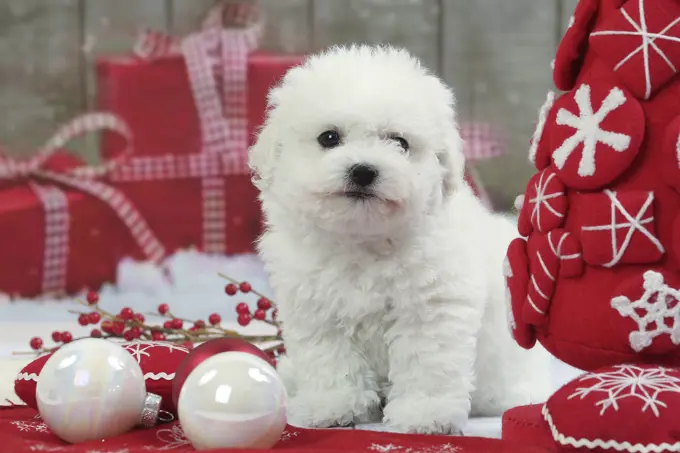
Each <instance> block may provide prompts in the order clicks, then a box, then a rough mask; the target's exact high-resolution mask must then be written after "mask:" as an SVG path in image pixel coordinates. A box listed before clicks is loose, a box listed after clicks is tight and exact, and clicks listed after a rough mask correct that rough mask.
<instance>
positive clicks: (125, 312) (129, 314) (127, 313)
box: [118, 307, 135, 321]
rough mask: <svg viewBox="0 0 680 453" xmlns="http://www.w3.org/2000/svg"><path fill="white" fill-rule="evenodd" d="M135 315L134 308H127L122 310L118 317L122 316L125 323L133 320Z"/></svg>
mask: <svg viewBox="0 0 680 453" xmlns="http://www.w3.org/2000/svg"><path fill="white" fill-rule="evenodd" d="M134 315H135V312H134V311H132V308H130V307H125V308H123V309H121V310H120V314H118V316H120V319H124V320H125V321H128V320H130V319H132V317H133V316H134Z"/></svg>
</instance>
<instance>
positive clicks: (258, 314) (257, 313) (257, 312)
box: [253, 309, 267, 321]
mask: <svg viewBox="0 0 680 453" xmlns="http://www.w3.org/2000/svg"><path fill="white" fill-rule="evenodd" d="M266 317H267V312H266V311H264V310H262V309H258V310H255V314H254V315H253V318H255V319H257V320H258V321H264V318H266Z"/></svg>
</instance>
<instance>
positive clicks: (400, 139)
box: [390, 135, 409, 151]
mask: <svg viewBox="0 0 680 453" xmlns="http://www.w3.org/2000/svg"><path fill="white" fill-rule="evenodd" d="M390 138H391V139H392V140H394V141H395V142H397V143H399V146H401V147H402V148H403V149H404V151H408V148H409V145H408V142H407V141H406V139H405V138H404V137H399V136H398V135H393V136H392V137H390Z"/></svg>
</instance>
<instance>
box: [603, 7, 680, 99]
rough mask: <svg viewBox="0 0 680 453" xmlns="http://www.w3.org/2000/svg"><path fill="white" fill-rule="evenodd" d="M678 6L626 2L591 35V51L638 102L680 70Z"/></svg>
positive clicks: (651, 93) (655, 90)
mask: <svg viewBox="0 0 680 453" xmlns="http://www.w3.org/2000/svg"><path fill="white" fill-rule="evenodd" d="M678 16H680V3H678V2H677V0H629V1H628V2H626V3H625V4H624V5H623V7H622V8H621V9H620V10H619V11H617V12H616V13H615V14H612V15H611V16H610V17H607V19H606V20H604V21H603V22H602V23H601V24H600V25H599V26H597V27H596V28H595V29H594V30H593V32H592V33H591V34H590V46H591V47H592V49H593V51H594V52H595V53H596V54H597V55H598V56H599V57H600V58H601V59H602V60H603V61H604V62H605V63H606V64H607V65H608V66H609V67H610V68H611V69H612V70H613V71H614V72H615V74H616V76H617V78H618V80H620V81H621V82H622V83H623V84H624V85H625V86H626V88H628V90H630V91H631V92H632V93H633V94H634V95H635V96H636V97H637V98H639V99H649V98H651V97H652V96H653V95H654V94H655V93H656V92H657V91H658V90H659V89H660V88H662V87H663V86H664V84H665V83H666V82H668V81H669V80H670V79H671V78H672V77H673V76H675V74H677V72H678V68H680V21H679V20H678Z"/></svg>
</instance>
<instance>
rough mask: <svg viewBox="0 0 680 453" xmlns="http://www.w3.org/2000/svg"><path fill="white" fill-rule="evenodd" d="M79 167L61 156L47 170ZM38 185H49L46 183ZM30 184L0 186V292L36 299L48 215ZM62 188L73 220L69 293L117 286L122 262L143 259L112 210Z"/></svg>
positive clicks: (39, 291)
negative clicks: (128, 259) (110, 284)
mask: <svg viewBox="0 0 680 453" xmlns="http://www.w3.org/2000/svg"><path fill="white" fill-rule="evenodd" d="M80 165H82V162H80V161H79V160H78V159H77V158H76V157H74V156H73V155H71V154H68V153H66V152H63V151H59V152H57V153H56V154H54V155H53V156H51V157H50V159H49V160H48V162H47V164H46V165H45V167H46V169H48V170H52V171H55V172H62V171H64V170H66V169H69V168H74V167H78V166H80ZM35 183H36V184H38V185H40V186H43V187H49V186H51V184H50V183H48V182H45V183H44V184H43V183H42V182H37V181H36V182H35ZM28 184H29V183H28V181H27V180H20V181H17V182H13V183H11V184H10V183H8V182H3V183H2V185H1V186H0V250H2V253H0V291H2V292H5V293H7V294H9V295H12V296H19V295H20V296H24V297H34V296H37V295H39V294H42V293H43V272H44V251H45V238H46V234H45V211H44V208H43V205H42V204H41V202H40V201H39V199H38V198H37V196H36V194H35V192H34V191H33V190H32V189H31V188H30V186H29V185H28ZM59 188H60V190H62V191H63V192H64V194H65V196H66V200H67V203H68V206H67V209H68V213H69V216H70V222H69V225H68V238H69V253H68V265H67V272H66V282H65V283H66V285H65V290H66V292H68V293H73V292H77V291H80V290H81V289H83V288H92V289H95V288H98V287H99V286H100V285H101V284H102V283H104V282H114V281H115V277H116V269H117V264H118V262H119V261H120V260H121V259H123V258H125V257H132V258H134V259H144V255H143V254H142V252H141V250H140V249H139V247H138V246H137V245H136V243H135V242H134V240H133V239H132V237H131V235H130V232H129V230H128V229H127V228H126V227H125V226H124V225H123V224H122V222H121V220H120V219H119V218H118V217H117V216H116V214H115V212H114V211H112V210H111V208H110V207H109V206H107V205H106V204H104V203H103V202H102V201H100V200H98V199H97V198H95V197H92V196H90V195H87V194H84V193H82V192H79V191H77V190H75V189H71V188H68V187H59Z"/></svg>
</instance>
